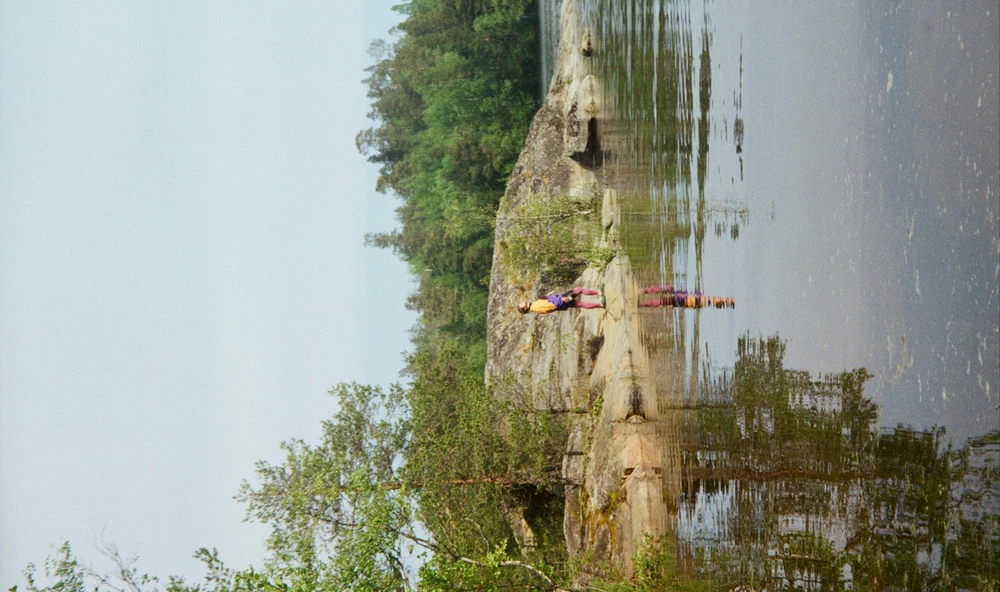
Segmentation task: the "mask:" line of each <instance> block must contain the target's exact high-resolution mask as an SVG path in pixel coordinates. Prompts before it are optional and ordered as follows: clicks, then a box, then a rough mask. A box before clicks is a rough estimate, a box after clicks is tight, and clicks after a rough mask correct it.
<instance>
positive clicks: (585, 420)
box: [486, 0, 678, 575]
mask: <svg viewBox="0 0 1000 592" xmlns="http://www.w3.org/2000/svg"><path fill="white" fill-rule="evenodd" d="M598 44H599V40H595V39H592V38H591V35H590V31H589V30H587V29H585V28H582V27H581V24H580V22H579V16H578V13H577V8H576V3H575V2H574V0H566V1H565V2H564V3H563V8H562V15H561V36H560V43H559V51H558V55H557V59H556V67H555V75H554V77H553V80H552V84H551V86H550V88H549V93H548V96H547V97H546V99H545V101H544V103H543V105H542V107H541V109H540V110H539V111H538V113H537V115H536V116H535V118H534V120H533V122H532V124H531V127H530V129H529V132H528V137H527V139H526V141H525V146H524V148H523V150H522V152H521V155H520V158H519V160H518V162H517V164H516V166H515V167H514V170H513V172H512V174H511V177H510V180H509V182H508V186H507V191H506V193H505V195H504V198H503V200H502V201H501V203H500V208H499V211H498V213H497V225H496V243H495V248H494V258H493V266H492V270H491V282H490V296H489V311H488V320H487V332H488V337H487V340H488V357H487V365H486V380H487V381H488V382H489V383H490V384H491V385H493V387H494V391H495V393H496V395H497V396H498V397H499V398H500V399H506V400H514V401H522V402H530V405H531V406H532V408H533V409H535V410H538V411H551V412H553V413H556V414H559V416H560V417H564V418H565V421H564V426H565V428H566V431H567V434H568V436H567V441H566V447H565V453H564V456H563V459H562V481H563V483H565V485H564V488H565V489H564V491H565V511H564V518H563V534H564V536H565V539H566V545H567V550H568V552H569V554H570V556H571V557H581V556H586V557H587V558H588V561H592V562H593V563H594V564H595V565H597V564H608V563H610V565H613V566H615V567H617V568H620V569H622V570H623V571H624V572H625V574H626V575H628V574H630V573H631V570H632V565H631V559H632V556H633V554H634V553H635V552H636V551H637V550H638V548H639V547H640V545H641V544H642V542H643V540H644V539H645V538H646V537H647V535H648V536H652V537H657V536H659V535H662V534H663V533H665V532H666V525H667V507H668V503H667V501H666V500H667V499H668V497H669V496H667V495H665V491H668V490H670V489H673V491H675V492H676V491H677V489H675V488H673V487H671V486H669V484H668V486H667V487H666V488H665V487H664V476H665V475H669V474H676V472H675V471H665V470H663V466H664V465H665V464H670V465H674V466H676V465H675V463H677V462H678V461H677V459H671V458H664V457H665V456H667V454H666V453H665V452H662V451H661V450H660V448H662V447H660V446H658V445H657V444H656V443H657V442H659V441H661V440H662V438H664V437H665V436H666V434H665V433H664V430H665V429H666V426H665V424H664V423H663V422H662V421H659V420H658V417H657V410H656V408H655V407H656V405H646V406H642V405H641V404H639V403H637V397H638V400H639V401H641V393H643V392H652V391H653V385H652V384H651V377H650V374H649V371H648V369H649V365H650V363H649V355H648V352H646V350H645V349H644V347H643V346H642V344H641V343H640V340H639V338H638V337H639V328H640V327H639V315H638V310H637V301H638V296H639V289H638V286H637V285H636V282H635V280H634V279H633V277H632V273H631V267H630V263H629V260H628V258H627V257H626V256H625V254H624V253H623V252H622V250H621V248H620V244H619V241H618V226H619V218H620V217H619V212H618V204H617V199H616V194H615V191H614V190H613V189H611V188H607V187H605V186H604V184H603V183H602V181H601V174H600V173H601V165H602V162H601V154H600V148H599V146H600V138H599V136H598V133H599V130H600V122H601V119H602V112H601V105H602V97H601V89H600V84H599V81H598V80H597V79H595V77H594V76H593V75H592V73H591V63H590V62H591V56H592V55H594V54H595V52H596V51H599V47H598ZM557 199H558V200H563V201H564V202H565V201H566V200H567V199H568V200H569V201H570V202H572V203H575V204H577V205H578V210H579V211H580V212H581V213H590V212H592V214H591V215H589V216H579V217H578V219H577V220H575V221H574V222H573V224H574V225H575V226H576V228H574V231H575V232H574V233H573V234H574V236H580V237H590V238H591V244H589V245H580V246H578V249H579V250H580V251H581V252H583V251H586V249H587V248H589V247H598V248H600V249H604V250H605V251H607V252H610V253H613V254H614V256H613V257H612V258H611V259H610V261H607V262H606V263H604V262H602V264H600V266H598V265H597V264H594V263H593V262H591V263H590V265H587V264H586V263H585V262H584V259H583V257H582V255H580V256H578V257H576V258H575V259H576V267H577V268H578V271H579V273H578V275H576V276H575V280H572V285H577V286H585V287H589V288H598V287H603V289H604V294H605V298H606V308H605V309H604V310H581V309H570V310H568V311H565V312H561V313H555V314H549V315H535V314H528V315H522V314H520V313H519V312H518V310H517V303H518V302H519V301H521V300H526V299H533V298H536V297H540V296H544V295H545V294H546V293H547V292H549V291H562V290H565V289H566V288H568V287H569V286H567V285H565V283H560V282H559V279H560V278H558V277H553V275H552V274H549V273H546V271H545V270H543V271H542V272H541V273H539V272H538V271H537V270H515V269H513V267H515V266H517V265H519V264H521V263H520V262H518V261H517V260H515V258H514V257H512V256H510V253H509V252H508V249H509V245H510V243H511V241H513V240H514V239H515V238H516V237H515V236H513V233H514V232H516V230H517V229H516V228H515V225H514V224H511V223H510V221H511V220H516V219H517V217H518V213H519V212H524V211H525V210H526V208H531V209H533V211H537V210H538V209H539V208H541V209H542V210H544V208H545V207H546V205H547V204H546V201H547V200H549V201H553V202H554V201H555V200H557ZM598 210H599V211H600V216H598V215H597V211H598ZM513 271H522V272H524V273H512V272H513ZM523 277H529V278H532V279H529V280H527V281H518V280H514V279H511V278H523ZM562 279H563V281H565V278H562ZM510 514H511V524H512V526H513V529H514V532H515V535H516V538H517V539H518V543H519V544H520V545H521V546H522V548H525V547H529V548H530V547H531V546H532V545H533V541H534V538H535V535H534V532H533V531H532V526H531V524H530V520H528V519H526V518H525V512H524V511H523V509H522V511H520V512H518V511H517V510H516V509H515V510H513V511H512V512H511V513H510Z"/></svg>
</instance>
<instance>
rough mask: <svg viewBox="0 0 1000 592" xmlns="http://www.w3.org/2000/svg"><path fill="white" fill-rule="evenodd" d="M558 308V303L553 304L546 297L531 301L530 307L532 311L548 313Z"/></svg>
mask: <svg viewBox="0 0 1000 592" xmlns="http://www.w3.org/2000/svg"><path fill="white" fill-rule="evenodd" d="M555 309H556V305H555V304H552V303H551V302H549V301H548V300H546V299H544V298H539V299H538V300H536V301H534V302H532V303H531V306H530V307H529V308H528V310H530V311H531V312H537V313H538V314H548V313H550V312H552V311H554V310H555Z"/></svg>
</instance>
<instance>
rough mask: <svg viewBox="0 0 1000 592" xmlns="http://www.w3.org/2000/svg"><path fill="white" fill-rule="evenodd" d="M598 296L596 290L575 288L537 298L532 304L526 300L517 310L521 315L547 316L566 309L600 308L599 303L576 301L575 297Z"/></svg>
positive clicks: (598, 293)
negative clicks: (529, 313) (535, 314)
mask: <svg viewBox="0 0 1000 592" xmlns="http://www.w3.org/2000/svg"><path fill="white" fill-rule="evenodd" d="M600 294H601V293H600V292H599V291H597V290H589V289H587V288H580V287H576V288H573V289H572V290H569V291H567V292H564V293H562V294H546V295H545V298H539V299H538V300H535V301H534V302H530V303H529V302H528V301H527V300H524V301H522V302H521V303H520V304H518V305H517V310H519V311H520V312H521V314H527V313H528V312H529V311H530V312H534V313H538V314H548V313H550V312H555V311H557V310H566V309H568V308H602V306H601V304H600V303H599V302H583V301H582V300H577V296H584V295H585V296H600Z"/></svg>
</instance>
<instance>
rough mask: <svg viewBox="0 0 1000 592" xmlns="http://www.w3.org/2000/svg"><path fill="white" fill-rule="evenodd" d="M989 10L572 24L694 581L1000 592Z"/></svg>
mask: <svg viewBox="0 0 1000 592" xmlns="http://www.w3.org/2000/svg"><path fill="white" fill-rule="evenodd" d="M997 10H998V6H997V4H996V2H989V1H984V2H963V3H944V2H931V1H919V2H906V3H898V2H881V3H855V2H824V3H786V2H752V3H751V2H747V1H746V0H743V1H726V0H723V1H717V2H706V3H702V2H698V1H692V2H684V1H676V2H654V1H651V0H646V1H631V2H630V1H625V0H604V1H597V0H584V1H583V2H582V3H581V14H582V18H583V19H584V20H585V21H586V23H587V25H588V26H589V27H590V28H591V31H592V33H593V36H594V39H595V44H596V50H597V51H596V52H595V54H594V57H593V61H594V65H595V70H596V72H595V73H596V75H597V76H598V78H599V79H600V80H601V82H602V84H603V87H604V89H605V94H606V97H605V100H606V111H607V114H606V117H605V119H604V120H603V121H602V122H601V134H602V146H601V147H602V149H603V151H604V156H605V159H604V163H603V166H602V167H600V169H599V170H600V171H601V174H602V175H603V177H604V179H605V181H606V183H607V184H608V185H609V186H612V187H615V188H616V189H617V190H618V192H619V203H620V204H621V208H622V220H623V223H622V229H621V234H622V242H623V245H624V247H625V249H626V250H627V252H628V253H629V255H630V256H631V259H632V263H633V271H634V273H635V275H636V278H637V281H638V282H639V283H640V285H643V286H662V285H672V286H674V287H675V288H676V289H685V290H689V291H692V292H693V291H700V292H703V293H705V294H708V295H712V296H731V297H733V298H735V300H736V308H735V309H734V310H728V309H722V310H718V309H715V308H708V309H701V310H690V309H687V310H684V309H675V308H673V307H642V308H639V312H638V314H639V315H640V316H641V318H642V326H643V335H642V340H643V342H644V343H645V344H646V346H647V349H648V350H649V352H650V357H651V360H653V362H654V370H653V371H654V372H655V373H656V376H655V383H656V385H657V387H656V391H657V392H655V393H641V394H640V393H637V395H636V396H637V399H636V412H642V413H644V414H646V415H648V416H656V417H658V418H659V420H660V421H662V422H663V424H664V426H665V428H664V430H663V431H664V433H665V434H667V435H666V436H665V437H664V438H663V442H662V447H663V451H662V457H663V460H662V462H663V466H664V475H665V476H664V499H665V500H666V502H667V504H668V507H669V508H670V509H671V514H672V516H673V524H672V525H671V531H672V532H673V533H674V534H673V535H672V536H674V537H675V540H676V541H678V542H679V545H677V548H678V549H679V559H680V561H679V563H678V566H679V567H678V569H679V570H680V572H681V573H682V574H683V576H684V577H686V578H689V579H691V580H692V581H704V582H706V583H707V584H708V585H709V586H710V587H713V588H715V587H718V588H726V589H729V588H732V587H734V586H737V585H743V586H746V587H747V588H746V589H754V590H760V589H784V588H804V589H842V588H851V587H853V588H854V589H872V588H874V589H914V590H920V589H983V590H985V589H993V590H995V589H998V586H1000V583H998V582H1000V527H998V520H1000V407H998V403H1000V290H998V286H1000V148H998V146H1000V140H998V134H1000V94H998V88H1000V16H998V14H997ZM649 298H650V299H655V298H656V295H649Z"/></svg>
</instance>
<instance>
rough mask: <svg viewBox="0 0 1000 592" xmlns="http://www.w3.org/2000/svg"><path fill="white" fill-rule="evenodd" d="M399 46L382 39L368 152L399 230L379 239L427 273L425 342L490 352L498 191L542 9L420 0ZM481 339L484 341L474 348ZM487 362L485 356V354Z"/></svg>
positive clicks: (364, 137) (423, 281) (527, 118)
mask: <svg viewBox="0 0 1000 592" xmlns="http://www.w3.org/2000/svg"><path fill="white" fill-rule="evenodd" d="M402 9H403V10H405V12H406V15H407V18H406V20H405V21H404V22H403V23H402V24H401V25H399V27H398V29H399V31H401V32H402V36H401V37H400V38H399V39H398V40H397V41H396V42H395V43H394V44H392V45H389V44H386V43H380V44H377V45H375V46H374V47H373V48H372V49H373V55H376V56H378V58H379V61H378V62H377V63H376V64H375V65H374V66H372V67H371V68H370V69H369V72H370V76H369V78H368V79H367V81H366V82H367V83H368V88H369V92H368V96H369V97H371V99H372V111H371V113H370V117H371V118H372V119H373V120H374V122H375V123H376V125H375V126H374V127H372V128H371V129H368V130H365V131H363V132H361V133H360V134H358V138H357V144H358V148H359V150H361V152H362V153H364V154H366V155H367V156H368V157H369V160H371V161H372V162H375V163H378V164H380V165H381V169H380V171H379V179H378V187H377V188H378V190H379V191H381V192H386V193H392V194H393V195H395V196H397V197H398V198H399V199H400V201H401V202H402V203H401V205H400V207H399V208H398V210H397V212H398V216H399V222H400V224H401V228H400V229H398V230H396V231H393V232H390V233H386V234H378V235H370V236H369V237H368V241H369V243H370V244H373V245H375V246H379V247H385V248H391V249H393V250H394V251H395V252H396V253H397V254H398V255H399V256H400V257H401V258H402V259H403V260H405V261H406V262H407V263H409V265H410V269H411V271H412V273H413V274H414V275H415V276H416V277H418V278H419V288H418V290H417V292H416V293H415V294H413V295H412V296H411V297H410V299H409V302H408V306H409V307H410V308H412V309H413V310H416V311H417V312H419V313H420V321H419V331H418V333H417V336H416V346H417V348H418V349H419V348H421V347H428V346H433V344H434V343H435V342H437V341H438V340H449V339H462V340H466V341H470V342H472V343H469V345H473V346H474V347H472V350H473V351H476V352H478V354H479V355H481V356H484V355H485V348H484V347H482V343H483V339H484V337H485V333H486V300H487V293H488V290H489V274H490V266H491V264H492V258H493V228H494V218H495V215H496V211H497V207H498V205H499V203H500V198H501V197H502V196H503V192H504V188H505V186H506V184H507V177H508V176H509V175H510V171H511V170H512V169H513V167H514V164H515V162H516V160H517V157H518V154H519V153H520V151H521V147H522V145H523V143H524V139H525V136H526V134H527V130H528V125H529V123H530V122H531V118H532V116H533V115H534V112H535V110H536V109H537V107H538V105H539V101H538V98H537V89H538V60H537V53H538V43H537V39H536V34H537V22H538V19H537V12H536V7H535V2H531V1H528V0H414V1H412V2H410V3H409V4H406V5H404V6H403V7H402ZM475 346H479V347H475ZM483 362H485V360H483Z"/></svg>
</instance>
